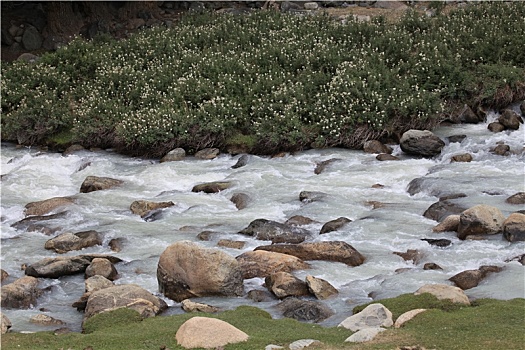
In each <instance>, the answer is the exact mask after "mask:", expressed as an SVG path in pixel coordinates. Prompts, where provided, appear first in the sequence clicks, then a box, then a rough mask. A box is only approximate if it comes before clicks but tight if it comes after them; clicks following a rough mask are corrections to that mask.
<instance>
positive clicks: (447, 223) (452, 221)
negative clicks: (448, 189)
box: [432, 215, 459, 233]
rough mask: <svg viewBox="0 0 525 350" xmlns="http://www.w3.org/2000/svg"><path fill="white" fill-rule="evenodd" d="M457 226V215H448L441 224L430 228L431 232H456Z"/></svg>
mask: <svg viewBox="0 0 525 350" xmlns="http://www.w3.org/2000/svg"><path fill="white" fill-rule="evenodd" d="M458 226H459V215H449V216H447V217H446V218H445V219H444V220H443V221H442V222H441V223H439V224H438V225H436V226H434V227H433V228H432V231H433V232H438V233H441V232H448V231H453V232H456V231H457V230H458Z"/></svg>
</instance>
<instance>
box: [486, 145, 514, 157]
mask: <svg viewBox="0 0 525 350" xmlns="http://www.w3.org/2000/svg"><path fill="white" fill-rule="evenodd" d="M490 151H491V152H492V153H494V154H495V155H498V156H508V155H509V154H510V146H508V145H504V144H500V145H497V146H496V147H494V148H492V149H491V150H490Z"/></svg>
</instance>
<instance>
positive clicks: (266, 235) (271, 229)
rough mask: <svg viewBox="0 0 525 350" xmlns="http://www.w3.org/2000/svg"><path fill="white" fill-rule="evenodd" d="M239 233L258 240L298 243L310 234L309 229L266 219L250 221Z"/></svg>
mask: <svg viewBox="0 0 525 350" xmlns="http://www.w3.org/2000/svg"><path fill="white" fill-rule="evenodd" d="M239 233H240V234H243V235H247V236H251V237H253V238H255V239H258V240H264V241H272V243H300V242H303V241H304V240H305V239H306V238H308V237H311V236H312V234H311V232H310V231H308V230H305V229H302V228H300V227H296V226H291V225H286V224H281V223H279V222H276V221H271V220H266V219H256V220H254V221H252V222H251V223H250V224H249V225H248V227H246V228H245V229H243V230H242V231H240V232H239Z"/></svg>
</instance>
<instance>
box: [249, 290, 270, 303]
mask: <svg viewBox="0 0 525 350" xmlns="http://www.w3.org/2000/svg"><path fill="white" fill-rule="evenodd" d="M247 297H248V299H250V300H253V301H255V302H256V303H260V302H265V301H273V300H275V299H276V298H275V296H274V295H273V294H271V293H269V292H268V291H264V290H255V289H254V290H251V291H249V292H248V294H247Z"/></svg>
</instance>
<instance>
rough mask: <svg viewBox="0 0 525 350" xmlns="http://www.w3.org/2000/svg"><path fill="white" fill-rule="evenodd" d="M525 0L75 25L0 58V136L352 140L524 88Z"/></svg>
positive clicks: (125, 140) (283, 145)
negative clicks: (49, 41) (13, 56)
mask: <svg viewBox="0 0 525 350" xmlns="http://www.w3.org/2000/svg"><path fill="white" fill-rule="evenodd" d="M524 17H525V3H523V2H510V3H497V2H496V3H485V2H482V3H476V4H471V5H468V6H465V7H464V8H462V9H458V10H456V11H453V12H452V13H449V14H447V15H438V16H435V17H432V18H427V17H425V16H421V15H419V14H417V13H416V12H408V13H407V14H406V15H405V16H404V17H403V18H402V19H400V20H399V21H397V22H396V23H389V22H387V21H386V20H385V19H384V18H382V17H378V18H374V19H373V20H372V22H369V23H361V22H358V21H357V20H353V19H351V18H350V19H349V20H348V21H347V22H346V23H341V21H335V20H334V19H332V18H330V17H329V16H326V15H315V16H297V15H286V14H281V13H278V12H273V11H258V12H255V13H253V14H249V15H243V16H239V15H229V14H213V13H207V14H198V15H197V14H193V15H192V14H188V15H186V16H184V17H183V18H182V19H181V21H180V22H179V23H177V25H176V26H175V27H173V28H171V29H168V28H153V29H148V30H144V31H142V32H140V33H137V34H136V35H134V36H132V37H131V38H130V39H128V40H122V41H115V40H113V39H111V38H109V37H107V36H99V37H97V38H96V39H94V40H92V41H85V40H82V39H80V38H78V39H75V40H73V41H72V42H71V43H70V44H69V45H67V46H65V47H63V48H61V49H59V50H58V51H56V52H54V53H49V54H46V55H44V56H43V57H41V58H40V60H39V61H38V62H37V63H34V64H29V63H25V62H20V61H17V62H13V63H9V64H3V65H2V91H1V97H2V115H3V117H2V139H3V140H4V141H7V140H10V141H17V142H19V143H21V144H26V145H34V144H46V143H47V144H53V143H55V144H56V143H62V144H68V143H72V142H76V143H80V144H82V145H84V146H86V147H114V148H117V149H118V150H120V151H121V152H126V153H131V154H138V155H149V156H161V155H163V154H164V153H166V152H167V151H169V150H170V149H172V148H174V147H183V148H185V149H186V150H187V151H189V152H190V153H191V152H194V151H197V150H199V149H202V148H205V147H218V148H221V149H222V150H226V149H228V147H231V146H242V147H244V149H245V150H246V151H249V152H252V153H260V154H262V153H273V152H277V151H283V150H289V151H291V150H299V149H305V148H310V147H331V146H340V147H348V148H357V147H360V146H361V145H362V144H363V142H364V141H366V140H368V139H378V138H381V137H386V136H390V135H399V134H400V133H402V132H404V131H406V130H408V129H410V128H432V127H433V126H434V125H436V123H438V122H439V121H441V120H443V119H445V118H447V117H448V116H449V114H450V113H453V110H454V108H455V107H457V106H462V105H463V104H465V103H467V104H469V105H470V106H473V107H474V108H477V106H489V107H496V108H500V107H503V106H506V105H507V104H508V103H510V102H513V101H516V100H518V99H523V98H524V97H525V70H524V67H525V52H524V50H523V49H522V47H523V45H524V39H523V38H525V22H524V21H523V18H524Z"/></svg>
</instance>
